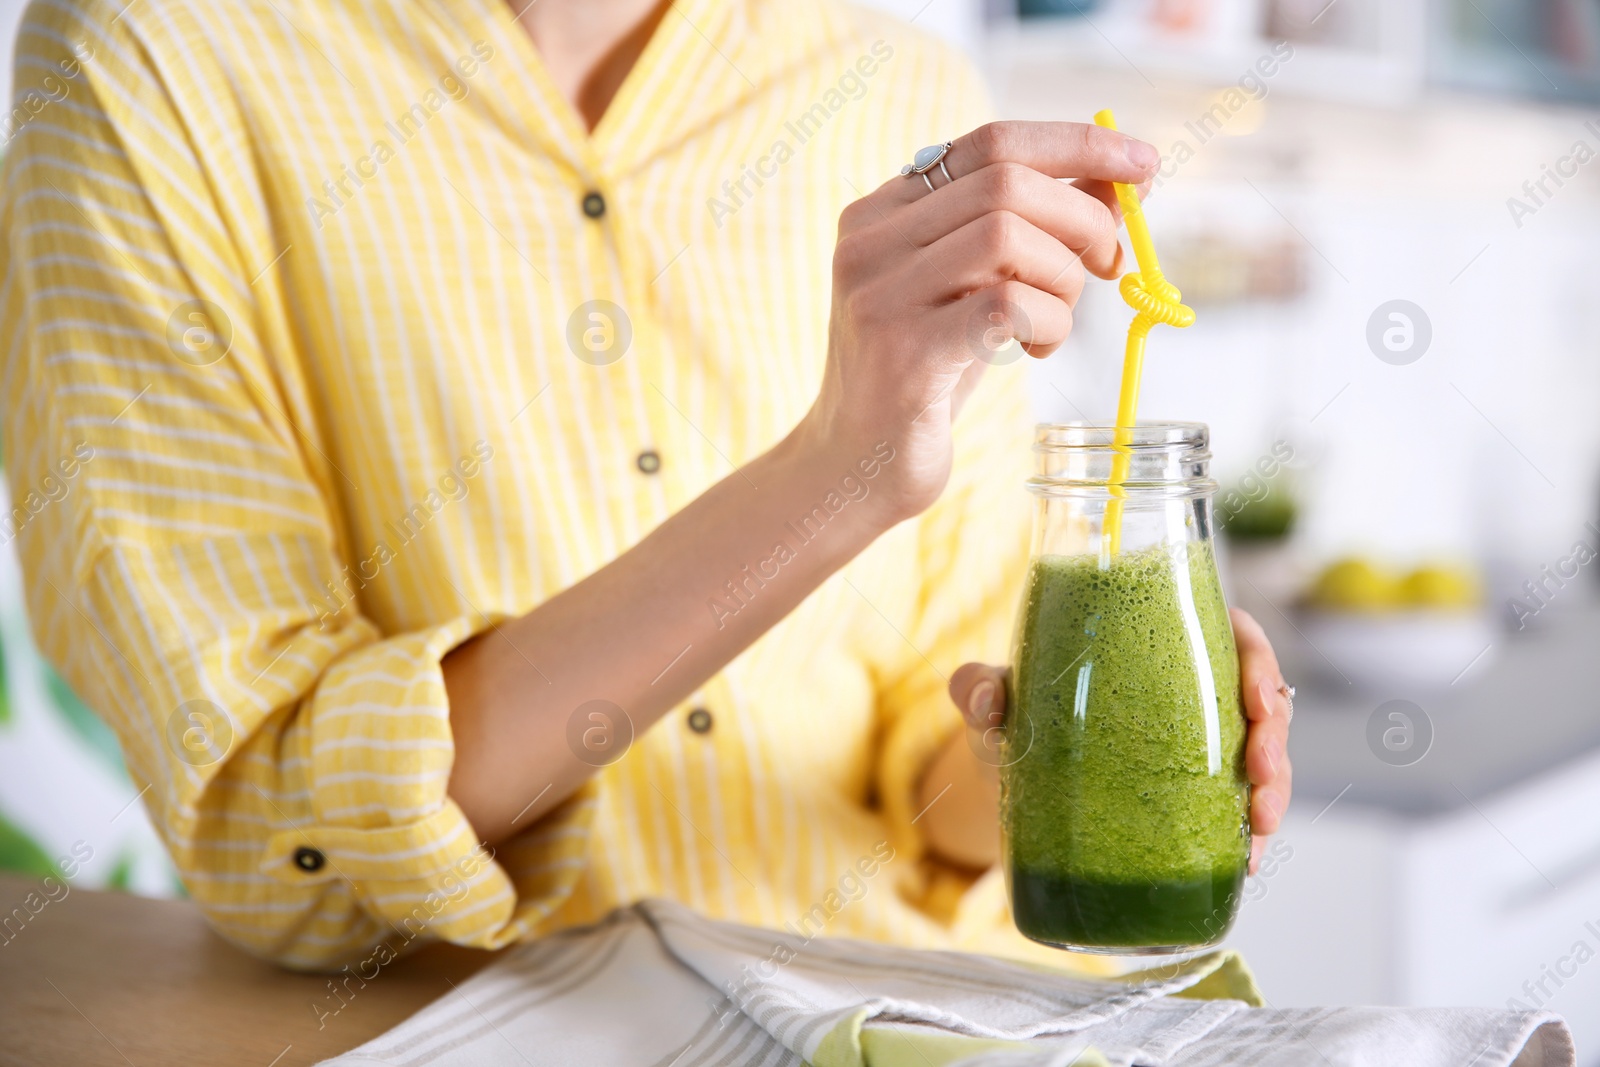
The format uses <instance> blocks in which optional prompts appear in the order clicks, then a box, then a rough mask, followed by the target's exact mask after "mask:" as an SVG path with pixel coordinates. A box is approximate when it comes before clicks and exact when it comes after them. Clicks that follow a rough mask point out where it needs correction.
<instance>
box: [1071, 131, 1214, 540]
mask: <svg viewBox="0 0 1600 1067" xmlns="http://www.w3.org/2000/svg"><path fill="white" fill-rule="evenodd" d="M1094 122H1095V125H1096V126H1104V127H1105V128H1106V129H1108V130H1114V129H1116V128H1117V120H1116V118H1115V117H1114V116H1113V115H1112V114H1111V111H1110V110H1109V109H1107V110H1105V111H1102V112H1100V113H1099V114H1098V115H1096V116H1095V117H1094ZM1113 188H1115V189H1116V191H1117V203H1119V204H1121V205H1122V218H1123V221H1124V222H1125V223H1126V224H1127V227H1128V241H1129V243H1130V244H1132V245H1133V257H1134V259H1135V260H1137V261H1138V264H1139V269H1138V270H1137V271H1130V272H1129V273H1127V274H1124V275H1123V276H1122V281H1121V283H1120V285H1119V287H1118V288H1119V289H1120V290H1121V292H1122V299H1123V300H1125V301H1127V303H1128V306H1129V307H1131V308H1133V310H1134V316H1133V321H1132V322H1130V323H1129V324H1128V346H1127V349H1126V351H1125V352H1124V354H1123V357H1122V391H1121V393H1120V394H1118V397H1117V428H1116V433H1115V434H1114V435H1113V438H1112V447H1113V448H1115V449H1116V453H1117V454H1116V456H1115V457H1114V458H1113V459H1112V461H1111V478H1110V481H1109V483H1108V484H1109V487H1110V490H1111V499H1110V500H1109V501H1107V502H1106V519H1105V534H1106V539H1107V542H1108V544H1109V547H1110V555H1113V556H1115V555H1116V554H1117V553H1118V552H1119V551H1120V550H1121V548H1122V501H1123V500H1124V499H1125V497H1126V495H1127V494H1126V493H1125V492H1124V490H1123V488H1122V486H1123V483H1124V482H1126V481H1127V480H1128V465H1129V464H1130V463H1131V462H1132V459H1133V452H1132V450H1131V449H1130V448H1129V446H1130V445H1131V444H1133V427H1134V423H1135V420H1136V419H1137V418H1138V414H1139V378H1140V375H1141V374H1143V372H1144V341H1145V338H1146V337H1149V336H1150V328H1151V327H1152V326H1154V325H1155V324H1156V323H1158V322H1164V323H1166V324H1167V325H1168V326H1176V327H1178V328H1180V329H1181V328H1183V327H1185V326H1188V325H1190V324H1191V323H1193V322H1194V309H1193V308H1190V307H1187V306H1185V305H1184V304H1182V303H1180V302H1179V301H1180V300H1181V299H1182V296H1183V294H1181V293H1179V292H1178V289H1177V287H1176V286H1174V285H1173V284H1172V283H1171V282H1169V281H1167V279H1166V278H1165V277H1163V276H1162V274H1161V264H1160V263H1159V262H1157V261H1156V246H1155V245H1154V244H1153V243H1151V240H1150V227H1149V225H1148V224H1147V223H1146V222H1145V219H1144V208H1143V207H1141V206H1140V204H1139V192H1138V190H1137V189H1135V188H1134V187H1133V186H1131V185H1124V184H1122V183H1121V182H1117V183H1114V184H1113Z"/></svg>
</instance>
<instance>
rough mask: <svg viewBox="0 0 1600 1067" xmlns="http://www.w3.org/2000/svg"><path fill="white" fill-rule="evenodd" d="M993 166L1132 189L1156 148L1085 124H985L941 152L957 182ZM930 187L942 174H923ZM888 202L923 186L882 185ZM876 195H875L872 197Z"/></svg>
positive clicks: (916, 181) (923, 190)
mask: <svg viewBox="0 0 1600 1067" xmlns="http://www.w3.org/2000/svg"><path fill="white" fill-rule="evenodd" d="M995 163H1021V164H1022V165H1023V166H1025V167H1028V168H1029V169H1031V170H1036V171H1038V172H1039V173H1040V174H1043V175H1045V176H1046V177H1049V178H1093V179H1096V180H1099V181H1106V182H1127V183H1128V184H1130V185H1137V184H1139V183H1140V182H1143V181H1148V180H1149V179H1150V178H1151V177H1152V176H1153V175H1154V174H1155V171H1156V168H1157V167H1158V166H1159V165H1160V164H1161V153H1160V152H1158V151H1156V147H1155V146H1154V145H1152V144H1147V143H1146V142H1144V141H1141V140H1139V139H1138V138H1136V137H1129V136H1128V135H1127V134H1124V133H1118V132H1117V131H1116V130H1108V129H1106V128H1104V127H1103V126H1096V125H1094V124H1093V123H1087V122H1023V121H1005V122H991V123H989V124H988V125H985V126H979V127H978V128H977V129H975V130H973V131H972V132H971V133H968V134H963V135H962V136H960V137H958V138H956V140H955V141H954V142H953V143H952V144H951V146H950V151H949V152H948V153H946V154H945V157H944V165H945V169H946V170H948V171H949V172H950V176H951V178H953V179H954V181H956V182H959V181H961V179H962V178H963V177H965V176H967V175H970V174H974V173H976V172H977V171H980V170H982V169H983V168H984V167H988V166H992V165H993V164H995ZM929 177H930V178H931V179H932V181H933V184H934V185H935V186H940V185H942V184H943V183H944V176H943V172H942V171H940V170H939V168H938V167H935V168H934V169H933V170H932V171H930V172H929ZM880 191H881V192H882V191H886V192H887V193H888V194H889V199H890V200H891V201H892V202H898V203H902V204H907V203H910V202H911V201H912V200H915V199H916V198H917V196H918V195H919V194H921V195H924V196H926V195H927V193H928V187H927V185H926V184H924V183H923V181H922V179H921V178H918V177H912V178H911V179H910V180H909V181H908V180H906V179H905V178H903V177H902V178H901V180H900V184H899V185H898V186H896V185H895V184H894V182H892V181H891V182H887V183H885V185H884V186H883V188H882V189H880ZM874 195H876V194H874Z"/></svg>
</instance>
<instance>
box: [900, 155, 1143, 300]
mask: <svg viewBox="0 0 1600 1067" xmlns="http://www.w3.org/2000/svg"><path fill="white" fill-rule="evenodd" d="M1105 188H1106V189H1108V190H1109V189H1110V188H1111V187H1110V186H1109V185H1106V186H1105ZM1114 201H1115V197H1113V202H1114ZM995 212H1009V213H1011V214H1013V215H1019V216H1021V217H1022V218H1024V219H1026V220H1027V221H1028V222H1030V223H1032V224H1033V225H1034V226H1036V227H1038V228H1039V229H1041V230H1043V231H1044V232H1045V233H1047V234H1049V235H1050V236H1051V237H1053V238H1055V240H1056V241H1058V242H1060V243H1061V244H1062V245H1064V246H1065V247H1066V249H1067V251H1068V252H1069V253H1073V254H1076V255H1077V256H1078V257H1080V258H1081V259H1082V260H1083V265H1084V266H1085V267H1086V268H1088V269H1089V270H1091V271H1093V272H1094V273H1095V274H1096V275H1098V276H1100V277H1102V278H1107V277H1111V276H1112V274H1113V272H1114V268H1115V266H1116V258H1117V249H1118V242H1117V216H1116V214H1114V213H1113V211H1112V209H1111V208H1110V207H1108V206H1107V204H1106V203H1105V202H1104V201H1103V200H1101V199H1099V198H1098V197H1096V196H1094V195H1093V194H1091V193H1089V192H1085V191H1084V190H1081V189H1077V188H1074V187H1073V186H1072V185H1069V184H1067V183H1065V182H1060V181H1057V180H1056V179H1054V178H1050V177H1047V176H1046V175H1043V174H1041V173H1039V172H1038V171H1036V170H1033V169H1031V168H1029V167H1025V166H1023V165H1022V164H1020V163H995V164H993V165H991V166H988V167H985V168H984V169H983V170H981V171H978V172H976V173H974V174H971V175H969V176H968V177H966V178H963V179H962V180H960V181H958V182H956V183H955V184H954V185H952V186H950V188H949V189H948V190H944V189H941V190H940V191H939V195H937V196H929V195H927V190H926V189H924V190H923V196H922V198H921V199H920V200H917V201H916V202H914V203H912V204H911V205H909V206H908V207H906V208H904V209H903V210H901V211H900V212H899V213H898V215H897V216H896V217H895V219H894V225H895V227H896V228H897V229H898V230H899V231H900V233H901V235H902V236H903V238H904V240H905V241H908V242H910V243H913V244H917V245H922V246H927V245H931V244H934V243H935V242H937V241H939V240H940V239H941V238H943V237H945V236H946V235H948V234H951V233H953V232H956V231H958V230H960V229H961V228H962V227H964V226H967V225H968V224H970V223H972V222H974V221H975V220H978V219H982V218H984V217H985V216H988V215H991V214H994V213H995Z"/></svg>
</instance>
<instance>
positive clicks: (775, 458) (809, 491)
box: [758, 414, 909, 555]
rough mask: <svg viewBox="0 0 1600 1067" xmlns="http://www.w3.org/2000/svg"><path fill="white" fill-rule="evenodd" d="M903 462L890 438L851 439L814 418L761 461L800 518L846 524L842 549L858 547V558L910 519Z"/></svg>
mask: <svg viewBox="0 0 1600 1067" xmlns="http://www.w3.org/2000/svg"><path fill="white" fill-rule="evenodd" d="M901 460H902V456H901V452H900V449H899V448H897V447H896V445H895V444H894V442H893V441H891V440H890V439H889V437H888V436H887V435H883V436H880V437H877V438H875V439H873V438H867V439H863V440H859V441H847V440H845V439H844V438H843V436H842V435H837V434H832V433H829V432H828V431H826V430H825V429H824V428H823V427H822V426H821V420H819V419H817V418H816V417H815V415H814V414H813V415H808V416H806V418H804V419H802V420H801V421H800V423H799V425H797V426H796V427H795V428H794V430H793V431H791V432H790V434H789V435H788V436H787V437H785V438H784V439H783V440H782V441H780V442H779V443H778V444H777V445H776V446H775V447H774V448H773V449H772V451H771V452H768V453H767V454H766V455H765V456H763V457H762V459H761V460H760V461H758V463H765V464H769V465H770V469H771V470H772V471H775V472H776V478H777V480H778V482H779V483H780V484H782V485H784V486H785V487H786V490H785V491H786V492H787V493H788V495H790V496H791V498H792V499H793V502H794V503H793V507H792V509H791V510H796V511H797V513H798V515H801V516H807V517H809V518H810V519H811V520H812V522H813V523H815V522H816V521H817V520H820V519H822V516H823V514H824V513H825V514H826V515H827V516H828V519H827V521H828V522H829V523H830V524H833V523H835V522H836V521H837V520H842V521H840V522H838V525H839V527H840V528H841V532H842V533H843V536H842V537H841V538H840V543H841V545H840V547H845V546H846V545H847V544H854V546H855V547H854V551H853V552H851V555H854V554H855V552H859V551H861V550H862V549H864V548H865V547H866V546H867V545H869V544H871V543H872V542H873V541H875V540H877V538H878V537H880V536H881V535H883V534H884V533H886V532H887V531H888V530H889V529H890V528H891V527H893V526H895V525H896V524H897V523H899V522H901V521H902V520H904V519H906V518H908V517H909V516H908V515H907V514H905V513H904V509H903V508H901V507H900V506H899V500H898V497H899V493H898V491H897V479H896V477H895V475H896V474H897V471H896V470H895V466H896V464H897V463H900V462H901ZM758 484H759V483H758Z"/></svg>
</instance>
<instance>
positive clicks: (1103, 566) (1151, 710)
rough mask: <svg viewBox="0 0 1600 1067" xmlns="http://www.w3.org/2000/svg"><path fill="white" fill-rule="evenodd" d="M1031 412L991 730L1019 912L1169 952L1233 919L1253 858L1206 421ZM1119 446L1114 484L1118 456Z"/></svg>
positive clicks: (1021, 917) (1060, 929)
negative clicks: (1017, 554) (1012, 598)
mask: <svg viewBox="0 0 1600 1067" xmlns="http://www.w3.org/2000/svg"><path fill="white" fill-rule="evenodd" d="M1115 435H1116V431H1115V430H1114V429H1113V428H1111V427H1095V426H1084V425H1076V424H1073V425H1043V426H1040V427H1039V428H1038V431H1037V434H1036V437H1035V441H1034V451H1035V453H1036V454H1037V457H1038V459H1037V473H1036V474H1035V475H1034V477H1033V478H1031V479H1030V480H1029V482H1028V489H1029V490H1030V491H1031V492H1032V493H1033V495H1034V497H1035V498H1036V501H1037V506H1036V511H1035V517H1034V532H1033V560H1032V565H1031V567H1030V569H1029V574H1028V583H1027V588H1026V590H1025V592H1024V594H1023V598H1022V605H1021V609H1020V612H1019V616H1018V622H1017V629H1016V640H1015V648H1014V654H1013V658H1012V668H1013V669H1012V676H1011V685H1010V691H1009V693H1008V703H1007V709H1008V710H1007V718H1006V724H1005V729H1004V738H1003V741H1002V742H1001V751H1000V756H1001V771H1000V779H1001V825H1002V828H1003V832H1004V840H1005V843H1004V857H1003V862H1004V864H1005V872H1006V883H1007V886H1008V887H1009V891H1010V895H1011V905H1012V914H1013V916H1014V918H1015V920H1016V923H1017V928H1018V929H1019V930H1021V932H1022V933H1023V934H1025V935H1026V936H1028V937H1030V938H1032V939H1033V940H1035V941H1041V942H1044V943H1046V944H1050V945H1058V946H1061V947H1063V948H1072V949H1078V950H1084V951H1090V952H1108V953H1126V954H1151V953H1168V952H1181V951H1187V950H1190V949H1194V948H1200V947H1204V946H1206V945H1209V944H1213V943H1215V942H1217V941H1219V940H1220V939H1221V938H1222V936H1223V935H1224V934H1225V933H1226V932H1227V930H1228V928H1229V926H1230V925H1231V924H1232V922H1233V918H1234V913H1235V910H1236V908H1237V905H1238V901H1239V897H1240V890H1241V887H1242V885H1243V881H1244V877H1245V873H1246V868H1247V865H1248V861H1249V855H1250V830H1249V821H1248V810H1249V799H1250V789H1249V784H1248V781H1247V779H1246V778H1245V774H1244V738H1245V720H1244V715H1243V711H1242V704H1241V699H1240V692H1239V664H1238V658H1237V654H1236V652H1235V650H1234V642H1233V627H1232V624H1231V622H1230V621H1229V618H1228V608H1227V604H1226V603H1225V601H1224V599H1223V595H1222V586H1221V582H1220V580H1219V578H1218V574H1217V566H1216V558H1215V555H1214V552H1213V542H1212V514H1211V497H1212V494H1213V493H1214V492H1215V490H1216V483H1215V482H1214V481H1212V480H1211V478H1210V476H1209V473H1210V472H1209V467H1210V461H1211V453H1210V451H1209V434H1208V431H1207V429H1206V427H1205V426H1204V425H1203V424H1201V423H1152V424H1146V425H1140V426H1138V427H1136V428H1135V429H1134V430H1133V431H1132V432H1131V434H1127V432H1126V431H1125V438H1126V443H1125V444H1120V445H1119V444H1118V443H1117V442H1116V440H1115ZM1119 451H1120V452H1122V453H1123V454H1124V455H1125V456H1126V457H1127V458H1126V460H1125V462H1126V464H1127V473H1126V475H1125V476H1124V478H1123V480H1122V482H1121V484H1120V485H1119V486H1113V485H1112V484H1111V482H1112V479H1113V460H1114V457H1115V456H1116V455H1117V454H1118V452H1119Z"/></svg>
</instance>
